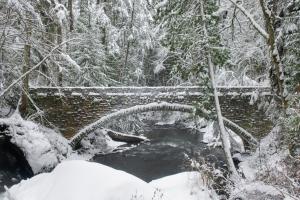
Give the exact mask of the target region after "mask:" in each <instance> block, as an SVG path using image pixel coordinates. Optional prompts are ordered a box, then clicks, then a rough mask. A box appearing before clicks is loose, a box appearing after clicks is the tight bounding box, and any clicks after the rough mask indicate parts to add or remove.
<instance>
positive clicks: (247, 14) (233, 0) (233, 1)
mask: <svg viewBox="0 0 300 200" xmlns="http://www.w3.org/2000/svg"><path fill="white" fill-rule="evenodd" d="M229 1H230V2H231V3H232V4H233V5H235V6H236V7H237V8H238V9H239V10H240V11H241V12H242V13H243V14H244V15H245V16H246V17H247V18H248V20H249V21H250V22H251V24H252V25H253V27H254V28H255V29H256V30H257V31H258V32H259V33H260V34H261V35H262V36H263V37H264V38H265V39H268V38H269V34H268V33H267V32H266V31H265V30H264V29H263V28H262V27H261V26H260V25H259V24H258V23H257V22H256V20H255V19H254V18H253V16H252V15H251V14H250V13H249V12H248V11H247V10H246V9H245V8H244V7H243V6H242V5H241V4H240V3H238V2H237V1H236V0H229Z"/></svg>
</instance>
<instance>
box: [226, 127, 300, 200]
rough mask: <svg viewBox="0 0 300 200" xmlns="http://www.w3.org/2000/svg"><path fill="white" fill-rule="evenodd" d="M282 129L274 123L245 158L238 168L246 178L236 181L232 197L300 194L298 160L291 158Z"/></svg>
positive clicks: (272, 199) (256, 199)
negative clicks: (284, 143)
mask: <svg viewBox="0 0 300 200" xmlns="http://www.w3.org/2000/svg"><path fill="white" fill-rule="evenodd" d="M282 132H283V130H282V129H280V128H279V127H275V128H274V129H273V130H272V131H271V132H270V134H269V135H267V136H266V137H265V138H263V139H262V140H261V141H260V146H259V148H258V149H257V150H256V152H254V153H253V154H252V155H251V156H249V157H246V158H243V162H241V163H240V164H239V167H240V169H239V170H240V172H241V173H243V175H244V177H245V178H244V179H243V180H242V181H239V182H238V183H235V185H234V188H232V190H231V191H230V194H231V198H230V199H236V198H241V199H253V200H260V199H267V200H269V199H270V200H277V199H278V200H290V199H299V198H300V182H299V180H300V165H299V161H296V160H294V161H292V160H291V159H292V158H291V157H290V156H289V151H288V149H287V148H286V147H284V146H282V145H281V144H280V143H281V137H280V135H282ZM292 163H293V164H292ZM297 163H298V164H297ZM297 174H298V176H297ZM297 179H298V180H297Z"/></svg>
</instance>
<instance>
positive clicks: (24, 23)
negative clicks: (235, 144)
mask: <svg viewBox="0 0 300 200" xmlns="http://www.w3.org/2000/svg"><path fill="white" fill-rule="evenodd" d="M37 86H38V87H100V86H105V87H110V86H147V87H148V86H149V87H150V86H203V87H204V88H205V95H206V100H203V101H202V102H197V104H196V105H195V106H194V107H195V111H194V114H196V115H197V111H200V110H201V112H202V111H203V110H206V111H207V112H208V113H209V114H208V115H207V116H205V118H206V119H207V120H210V119H213V120H217V121H218V127H219V129H220V135H221V136H220V137H221V141H222V146H223V149H224V152H225V155H226V160H227V166H228V169H229V172H230V173H231V174H233V175H234V178H235V179H242V177H241V175H240V174H239V172H238V171H237V169H236V166H235V165H234V163H233V159H232V155H231V152H230V148H231V147H230V144H229V143H230V142H229V135H228V132H227V131H226V130H225V129H226V128H225V126H224V122H223V120H224V118H223V116H222V110H221V108H220V105H219V104H220V103H219V98H218V91H217V86H253V87H260V86H266V87H270V88H271V91H272V95H271V98H270V99H269V101H268V102H265V104H264V105H263V106H261V107H263V108H264V109H263V110H264V112H266V116H268V117H270V119H271V120H272V122H273V124H274V127H280V130H281V131H280V134H279V136H278V138H277V139H278V140H279V141H280V142H279V146H280V147H282V148H284V149H286V150H289V152H290V153H289V155H290V156H291V157H293V159H299V149H300V146H299V143H300V134H299V132H300V110H299V109H300V103H299V102H300V98H299V93H300V1H299V0H259V1H257V0H247V1H246V0H244V1H243V0H0V108H1V109H2V110H4V111H5V112H1V117H8V116H10V115H11V114H12V113H13V111H14V110H18V111H20V113H21V116H22V117H23V118H24V119H34V118H36V116H37V115H43V112H42V110H40V108H38V106H37V105H36V104H35V102H34V101H33V100H32V98H31V97H30V94H29V90H30V87H37ZM211 96H214V103H213V104H211V103H210V101H209V99H210V98H211ZM257 98H259V97H257ZM175 110H176V109H175ZM201 112H199V113H201ZM199 113H198V114H199ZM202 113H203V112H202ZM201 117H203V116H201ZM100 121H101V120H100ZM226 123H228V122H226ZM238 128H240V127H238ZM297 162H299V161H297ZM298 185H299V177H298Z"/></svg>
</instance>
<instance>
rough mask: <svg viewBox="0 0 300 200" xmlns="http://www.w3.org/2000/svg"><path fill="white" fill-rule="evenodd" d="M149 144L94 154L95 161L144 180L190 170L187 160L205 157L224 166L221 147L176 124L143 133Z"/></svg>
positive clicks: (200, 134)
mask: <svg viewBox="0 0 300 200" xmlns="http://www.w3.org/2000/svg"><path fill="white" fill-rule="evenodd" d="M144 135H145V136H146V137H147V138H149V139H150V142H147V143H142V144H140V145H138V146H137V147H135V148H132V149H129V150H126V151H123V152H116V153H111V154H106V155H96V156H95V157H94V158H93V161H94V162H97V163H102V164H105V165H108V166H111V167H113V168H115V169H120V170H123V171H126V172H128V173H130V174H133V175H135V176H137V177H139V178H141V179H143V180H144V181H147V182H149V181H151V180H154V179H157V178H161V177H164V176H168V175H172V174H176V173H180V172H183V171H190V170H192V167H191V165H190V161H189V157H190V158H197V159H201V158H205V159H206V160H207V161H208V162H210V163H213V164H215V165H216V166H218V167H222V166H224V163H225V161H224V154H223V151H222V149H221V148H209V147H207V145H206V144H204V143H202V142H201V141H202V133H200V132H195V131H193V130H191V129H186V128H181V127H178V126H176V125H163V126H153V127H151V129H150V130H149V131H146V133H145V134H144Z"/></svg>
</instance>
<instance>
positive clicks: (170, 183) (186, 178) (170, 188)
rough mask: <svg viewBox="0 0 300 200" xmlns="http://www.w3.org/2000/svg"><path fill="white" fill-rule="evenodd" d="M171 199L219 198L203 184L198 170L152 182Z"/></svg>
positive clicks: (151, 183)
mask: <svg viewBox="0 0 300 200" xmlns="http://www.w3.org/2000/svg"><path fill="white" fill-rule="evenodd" d="M150 185H153V186H154V187H156V188H158V189H159V190H160V191H161V192H163V194H164V197H165V198H166V199H170V200H176V199H178V200H192V199H195V200H196V199H203V200H204V199H205V200H206V199H208V200H209V199H217V194H216V193H215V192H214V191H212V190H209V189H208V188H207V187H206V186H205V184H203V178H202V177H201V175H200V174H199V173H198V172H183V173H180V174H175V175H172V176H167V177H164V178H161V179H158V180H154V181H152V182H150Z"/></svg>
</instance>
